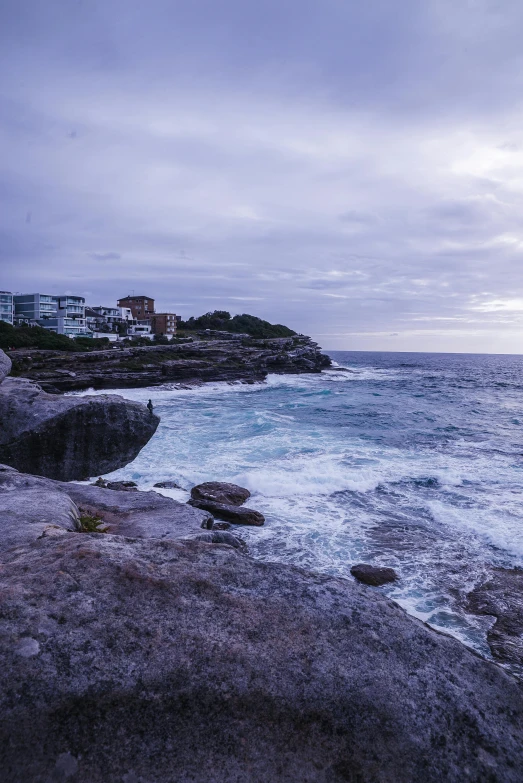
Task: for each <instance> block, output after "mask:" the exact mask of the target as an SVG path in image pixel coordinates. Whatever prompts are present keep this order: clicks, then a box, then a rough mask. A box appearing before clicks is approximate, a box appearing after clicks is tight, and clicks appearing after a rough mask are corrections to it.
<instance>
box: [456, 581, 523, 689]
mask: <svg viewBox="0 0 523 783" xmlns="http://www.w3.org/2000/svg"><path fill="white" fill-rule="evenodd" d="M467 599H468V600H467V605H466V609H467V611H469V612H472V613H473V614H480V615H491V616H492V617H495V618H496V622H495V623H494V625H493V626H492V627H491V628H490V630H489V631H488V633H487V641H488V643H489V646H490V649H491V651H492V655H493V656H494V657H495V658H496V659H497V660H498V661H501V662H502V663H506V664H509V665H510V666H511V668H512V670H513V671H515V672H519V674H521V675H523V569H521V568H513V569H508V568H494V569H493V570H492V574H491V576H490V578H489V579H488V580H487V581H486V582H484V583H483V584H481V585H478V587H476V588H475V589H474V590H473V591H472V592H471V593H469V595H468V597H467Z"/></svg>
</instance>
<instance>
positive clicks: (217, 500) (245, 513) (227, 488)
mask: <svg viewBox="0 0 523 783" xmlns="http://www.w3.org/2000/svg"><path fill="white" fill-rule="evenodd" d="M250 496H251V493H250V492H249V490H248V489H245V487H239V486H238V485H237V484H228V483H226V482H222V481H207V482H205V483H204V484H198V485H197V486H195V487H193V488H192V489H191V499H190V500H189V504H190V505H191V506H194V507H195V508H202V509H205V511H208V512H209V513H210V514H212V515H213V516H214V517H217V519H222V520H224V521H226V522H233V523H235V524H236V525H254V526H256V527H260V526H261V525H263V524H264V523H265V517H264V516H263V514H261V513H260V512H259V511H255V510H254V509H253V508H247V507H246V506H243V503H245V501H246V500H247V498H249V497H250Z"/></svg>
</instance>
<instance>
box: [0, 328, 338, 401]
mask: <svg viewBox="0 0 523 783" xmlns="http://www.w3.org/2000/svg"><path fill="white" fill-rule="evenodd" d="M9 356H10V357H11V359H12V361H13V373H14V374H16V375H17V376H20V377H23V378H29V379H31V380H34V381H37V382H38V383H39V384H40V385H41V386H42V388H43V389H44V390H45V391H48V392H52V393H59V392H65V391H74V390H79V389H88V388H94V389H117V388H120V389H122V388H135V387H143V386H158V385H160V384H164V383H181V384H198V383H202V382H205V381H243V382H247V383H253V382H256V381H263V380H264V378H266V377H267V374H268V373H317V372H321V370H322V369H324V368H325V367H329V366H330V364H331V360H330V359H329V357H328V356H326V355H325V354H322V353H321V349H320V348H319V347H318V345H317V344H316V343H314V342H313V341H312V340H311V339H310V338H309V337H304V336H296V337H285V338H276V339H270V340H254V339H251V338H244V339H242V340H229V339H214V340H213V339H204V340H195V341H194V342H188V343H180V344H175V345H151V346H144V347H141V348H112V349H108V350H104V351H92V352H88V353H69V352H63V351H42V350H36V349H21V350H16V351H10V352H9Z"/></svg>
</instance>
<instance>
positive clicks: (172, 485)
mask: <svg viewBox="0 0 523 783" xmlns="http://www.w3.org/2000/svg"><path fill="white" fill-rule="evenodd" d="M154 486H155V487H156V488H157V489H182V487H180V485H179V484H177V483H176V481H158V482H157V483H156V484H154Z"/></svg>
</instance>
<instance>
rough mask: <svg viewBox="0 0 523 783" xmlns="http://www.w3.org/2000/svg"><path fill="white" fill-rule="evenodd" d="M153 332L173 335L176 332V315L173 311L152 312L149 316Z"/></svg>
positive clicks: (166, 335)
mask: <svg viewBox="0 0 523 783" xmlns="http://www.w3.org/2000/svg"><path fill="white" fill-rule="evenodd" d="M150 322H151V331H152V333H153V334H157V335H164V336H165V337H174V335H175V334H176V315H175V314H174V313H154V315H151V317H150Z"/></svg>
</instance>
